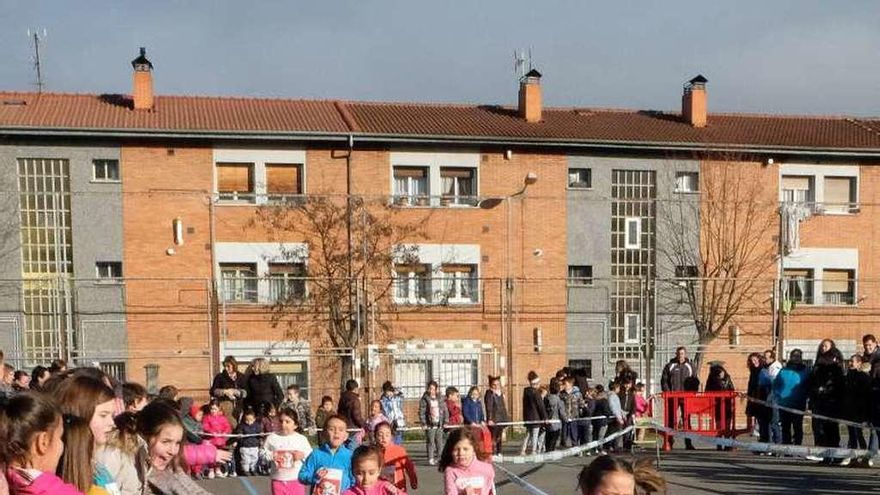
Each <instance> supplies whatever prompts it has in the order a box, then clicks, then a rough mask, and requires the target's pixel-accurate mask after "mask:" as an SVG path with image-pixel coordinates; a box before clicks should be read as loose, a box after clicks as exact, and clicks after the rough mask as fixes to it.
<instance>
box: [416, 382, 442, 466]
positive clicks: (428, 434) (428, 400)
mask: <svg viewBox="0 0 880 495" xmlns="http://www.w3.org/2000/svg"><path fill="white" fill-rule="evenodd" d="M439 388H440V386H439V385H438V384H437V382H435V381H434V380H431V381H430V382H428V386H427V389H426V390H425V393H424V394H423V395H422V398H421V400H419V422H420V423H421V424H422V426H424V427H425V446H426V448H427V451H428V464H430V465H432V466H435V465H436V464H437V460H438V459H439V458H440V455H441V454H442V453H443V427H444V426H446V423H447V422H448V421H449V410H448V409H447V408H446V401H445V400H443V398H442V397H440V393H439V391H438V390H439Z"/></svg>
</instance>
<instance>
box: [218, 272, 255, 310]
mask: <svg viewBox="0 0 880 495" xmlns="http://www.w3.org/2000/svg"><path fill="white" fill-rule="evenodd" d="M221 284H222V286H221V289H222V297H223V302H224V303H228V304H229V303H231V304H239V303H256V302H257V301H258V300H259V299H258V295H259V291H258V289H257V288H258V287H259V278H257V277H243V276H226V275H224V276H223V279H222V281H221Z"/></svg>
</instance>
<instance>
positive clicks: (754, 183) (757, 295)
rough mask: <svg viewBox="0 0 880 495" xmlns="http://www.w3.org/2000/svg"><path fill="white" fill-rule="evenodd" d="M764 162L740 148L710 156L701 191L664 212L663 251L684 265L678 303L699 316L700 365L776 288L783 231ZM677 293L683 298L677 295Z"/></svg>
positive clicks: (679, 265) (661, 253)
mask: <svg viewBox="0 0 880 495" xmlns="http://www.w3.org/2000/svg"><path fill="white" fill-rule="evenodd" d="M769 182H770V181H767V180H766V178H765V177H763V176H762V173H761V169H760V166H759V165H757V164H756V163H754V162H748V161H745V160H743V159H742V158H741V157H736V156H711V157H708V159H705V158H704V161H703V163H702V167H701V172H700V194H699V196H698V197H694V198H693V199H681V200H679V201H676V202H674V203H673V204H671V205H667V206H666V207H665V208H664V213H663V214H661V215H658V224H659V225H658V230H661V231H663V232H664V235H665V239H664V242H662V243H658V256H659V257H660V259H662V260H665V261H666V263H668V265H669V266H670V267H676V268H675V270H676V273H675V274H674V277H675V278H676V285H677V290H679V291H680V292H679V293H678V295H677V297H671V298H670V297H667V298H666V299H665V300H664V301H663V303H664V304H666V305H667V308H666V309H665V311H668V310H669V308H668V305H670V304H677V305H679V306H680V307H683V309H682V311H683V312H684V313H686V314H688V316H689V318H690V319H692V320H693V324H694V327H695V329H696V333H697V335H696V337H697V341H698V349H697V352H696V353H695V355H694V364H695V366H696V368H697V370H699V368H700V365H701V364H702V360H703V357H704V354H705V350H706V347H707V346H708V345H709V344H711V343H712V342H713V341H714V340H715V339H716V338H717V337H718V336H719V335H720V334H721V333H722V332H724V331H725V329H727V328H728V327H729V325H731V324H735V323H736V321H737V319H738V318H741V317H743V316H744V315H746V314H750V313H755V312H757V311H760V310H761V306H762V305H764V304H766V301H767V299H768V295H769V294H770V293H771V292H772V287H773V285H772V284H773V282H772V280H773V279H774V278H775V272H773V271H772V269H773V267H774V264H775V262H776V260H777V246H776V243H775V241H774V235H776V234H777V233H778V230H779V223H778V213H777V208H776V203H775V201H774V200H775V190H774V189H773V188H772V184H771V183H769ZM671 299H676V300H675V301H671Z"/></svg>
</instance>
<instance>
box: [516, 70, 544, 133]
mask: <svg viewBox="0 0 880 495" xmlns="http://www.w3.org/2000/svg"><path fill="white" fill-rule="evenodd" d="M541 107H542V103H541V73H540V72H538V71H536V70H535V69H532V70H530V71H529V72H528V73H527V74H526V75H524V76H523V77H522V78H521V79H520V80H519V116H520V117H522V118H524V119H526V122H540V121H541Z"/></svg>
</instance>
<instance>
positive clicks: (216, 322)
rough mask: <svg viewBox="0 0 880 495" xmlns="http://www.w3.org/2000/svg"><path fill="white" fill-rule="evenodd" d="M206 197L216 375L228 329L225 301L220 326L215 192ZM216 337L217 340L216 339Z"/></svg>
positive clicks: (211, 339) (211, 372)
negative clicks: (221, 345) (222, 342)
mask: <svg viewBox="0 0 880 495" xmlns="http://www.w3.org/2000/svg"><path fill="white" fill-rule="evenodd" d="M205 197H206V198H207V199H208V237H209V239H208V242H209V243H210V244H211V280H210V281H209V283H208V287H209V288H210V289H211V292H210V294H209V295H208V301H210V303H211V304H210V306H209V311H210V312H211V320H210V321H211V323H210V326H209V328H208V348H209V349H210V350H211V356H210V358H209V361H210V362H209V366H210V369H209V370H208V374H209V375H210V376H213V375H214V372H215V371H216V368H215V364H216V363H217V362H218V361H219V360H220V342H221V339H222V338H223V337H224V335H222V334H221V332H225V331H226V310H225V301H224V311H223V326H222V327H221V326H220V305H219V304H217V301H218V300H219V297H220V291H219V290H218V287H217V237H216V230H217V225H216V217H215V211H214V193H213V192H206V195H205ZM215 337H216V339H217V340H216V341H215V340H214V339H215Z"/></svg>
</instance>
